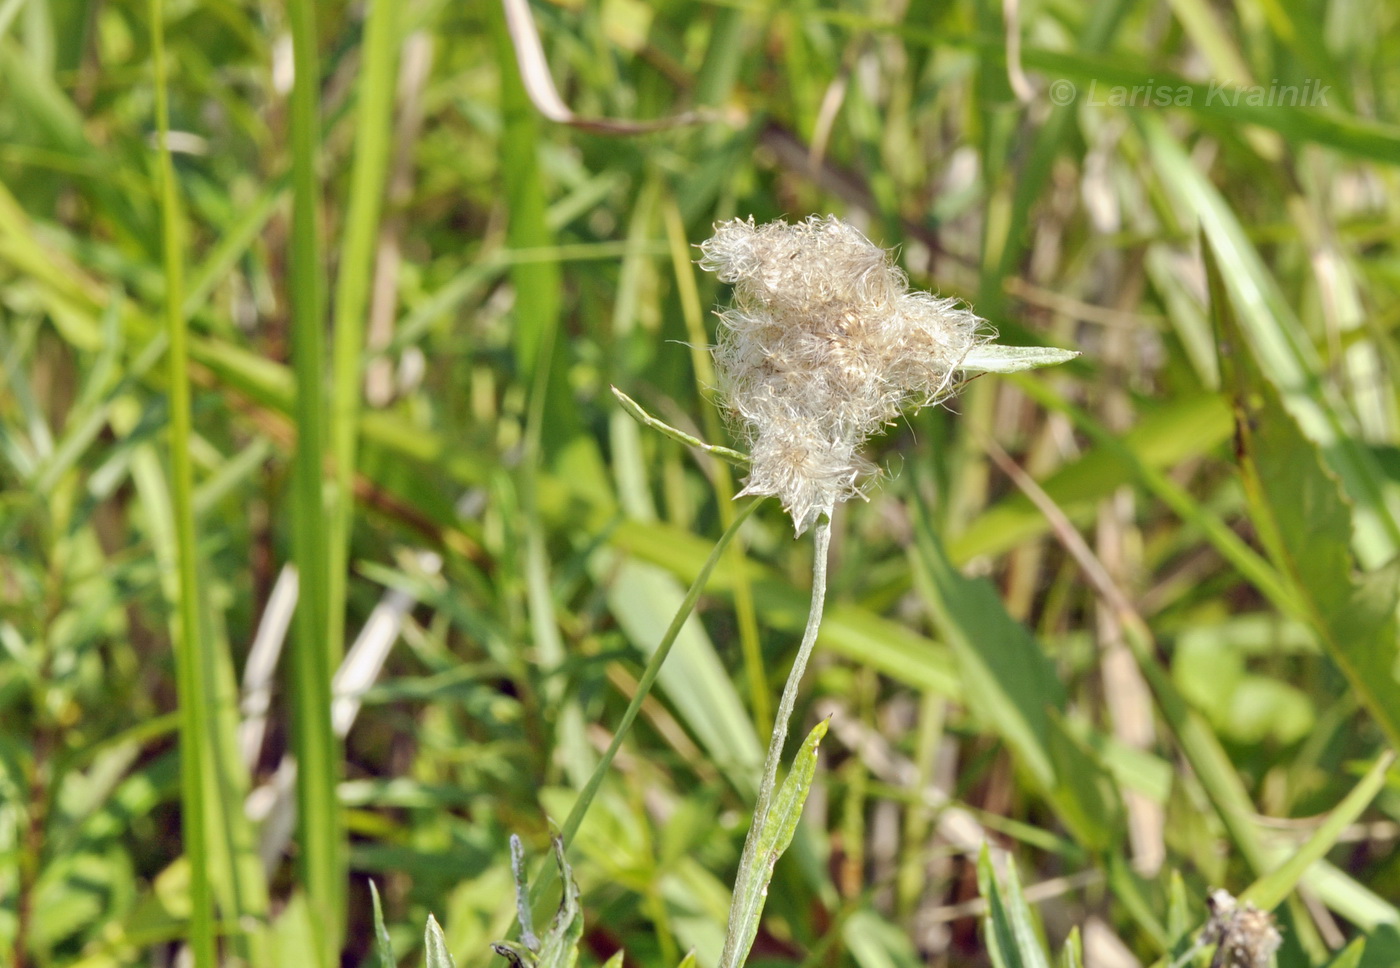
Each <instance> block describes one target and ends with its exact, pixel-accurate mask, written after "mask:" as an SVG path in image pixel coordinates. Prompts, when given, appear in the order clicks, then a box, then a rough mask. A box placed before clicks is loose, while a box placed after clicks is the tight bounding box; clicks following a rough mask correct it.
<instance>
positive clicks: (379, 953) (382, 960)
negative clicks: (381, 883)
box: [369, 881, 399, 968]
mask: <svg viewBox="0 0 1400 968" xmlns="http://www.w3.org/2000/svg"><path fill="white" fill-rule="evenodd" d="M369 897H370V901H371V903H373V905H374V956H375V960H376V961H378V962H379V968H398V963H399V962H398V959H396V958H395V957H394V945H393V942H391V941H390V940H389V929H388V928H386V927H385V926H384V906H383V905H382V904H380V903H379V888H377V887H375V885H374V881H370V882H369Z"/></svg>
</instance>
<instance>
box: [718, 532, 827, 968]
mask: <svg viewBox="0 0 1400 968" xmlns="http://www.w3.org/2000/svg"><path fill="white" fill-rule="evenodd" d="M814 537H815V551H814V553H813V559H812V604H811V607H810V608H809V609H808V611H807V627H806V628H805V629H804V630H803V632H802V644H801V645H800V646H798V648H797V658H796V659H795V660H794V661H793V663H792V670H791V671H790V672H789V673H788V678H787V684H786V685H784V686H783V695H782V698H781V699H780V700H778V715H777V718H776V719H775V720H774V722H773V738H772V739H771V740H769V742H768V757H767V759H765V760H764V762H763V780H762V781H761V782H760V783H759V785H758V801H757V802H756V803H755V805H754V814H753V824H752V826H750V827H749V834H748V836H747V837H746V838H745V839H744V852H743V854H742V855H741V856H740V858H739V873H738V875H737V877H736V879H735V885H734V887H735V893H736V895H737V894H738V893H739V890H740V885H742V884H745V883H746V882H747V881H749V880H750V879H751V878H754V877H762V876H764V875H765V874H766V868H765V865H764V860H765V859H764V858H762V857H759V856H758V841H759V833H760V831H762V829H763V825H764V823H765V822H767V820H768V811H769V808H770V807H771V806H772V802H773V790H774V787H776V786H777V783H778V763H779V762H781V760H782V758H783V746H784V745H785V744H786V742H787V735H788V726H789V724H790V722H791V720H792V710H793V707H794V706H796V705H797V690H798V688H799V687H800V686H801V685H802V676H803V674H804V673H805V672H806V671H807V662H808V660H809V659H811V657H812V649H813V648H814V647H815V646H816V644H817V630H818V629H819V628H821V624H822V607H823V606H824V605H825V603H826V564H827V557H828V552H829V549H830V547H831V518H830V517H829V516H825V515H824V516H823V517H822V518H821V519H820V520H819V521H818V522H817V526H816V534H815V536H814ZM736 910H737V908H736ZM737 922H738V919H737V918H736V917H735V915H734V912H731V914H730V918H729V927H728V929H727V930H726V931H725V935H724V953H723V954H722V955H721V956H720V959H719V968H739V966H740V965H741V964H743V962H744V960H745V959H746V958H747V957H748V953H749V952H748V948H747V945H743V942H742V941H741V936H742V934H743V932H742V931H741V930H740V925H739V924H738V923H737ZM741 945H742V946H743V950H740V948H741Z"/></svg>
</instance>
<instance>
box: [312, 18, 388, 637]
mask: <svg viewBox="0 0 1400 968" xmlns="http://www.w3.org/2000/svg"><path fill="white" fill-rule="evenodd" d="M399 7H400V5H399V4H398V3H395V2H394V0H373V2H371V3H370V4H369V14H368V17H367V18H366V21H365V37H364V43H363V45H362V47H363V50H364V54H363V57H364V73H363V74H362V75H361V76H360V84H359V107H358V110H357V111H356V113H355V161H354V165H353V167H352V168H351V171H350V197H349V200H348V201H347V203H346V215H345V232H344V237H343V239H342V242H341V247H340V256H339V265H338V268H337V270H336V271H337V276H336V289H335V319H334V326H333V332H334V334H335V335H334V344H333V346H332V350H331V353H332V357H331V415H330V416H331V427H330V452H331V466H332V468H334V475H335V487H334V489H333V491H332V495H333V496H332V499H331V508H330V512H329V522H328V524H329V527H328V532H329V533H328V534H327V536H326V538H327V542H328V549H327V558H328V561H327V565H326V569H327V571H326V621H327V633H326V639H327V642H328V643H329V645H330V648H331V649H333V650H335V652H336V653H337V654H339V652H340V651H341V649H342V645H341V643H342V642H343V641H344V638H345V593H346V583H347V580H348V575H349V557H350V547H349V546H350V530H351V523H352V521H353V518H354V510H355V496H354V477H355V459H356V453H355V451H356V443H357V439H356V438H357V432H358V430H359V417H360V397H361V388H362V387H363V383H364V380H363V372H364V370H363V367H362V366H361V362H362V359H363V356H364V346H365V316H366V303H367V298H368V294H369V283H370V278H371V277H372V275H373V273H374V246H375V239H376V237H377V235H378V232H379V215H380V210H381V208H382V200H383V197H384V188H385V185H384V181H385V169H386V168H387V165H388V157H389V140H390V127H391V118H390V113H391V109H392V107H393V102H394V75H395V64H396V61H397V57H396V53H397V51H398V40H399V37H398V33H399V31H398V10H399Z"/></svg>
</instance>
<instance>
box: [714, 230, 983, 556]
mask: <svg viewBox="0 0 1400 968" xmlns="http://www.w3.org/2000/svg"><path fill="white" fill-rule="evenodd" d="M700 249H701V252H702V257H701V259H700V266H701V267H702V268H704V269H708V270H710V271H712V272H714V273H716V274H717V275H718V276H719V278H720V280H721V281H722V282H728V283H732V284H733V285H734V302H733V305H732V306H730V307H729V308H727V309H724V310H723V311H721V312H720V313H719V319H720V327H719V341H718V345H717V346H716V347H715V348H714V356H715V366H716V370H717V374H718V378H719V381H720V391H721V392H722V393H723V395H724V397H725V398H726V400H727V401H728V404H729V407H730V408H731V410H732V411H733V412H734V413H735V414H736V415H737V416H738V417H739V418H740V419H741V421H742V432H743V434H744V436H745V437H746V438H747V442H748V445H749V450H750V456H751V458H752V465H751V470H750V473H749V476H748V479H747V481H746V482H745V484H746V486H745V487H744V490H743V491H742V492H741V493H742V494H759V495H776V496H777V497H778V498H779V499H780V500H781V501H782V503H783V509H784V510H786V511H787V512H788V513H789V514H791V515H792V519H793V524H794V525H795V527H796V528H797V533H798V534H801V533H802V532H804V531H806V530H807V528H808V527H810V526H811V525H812V524H813V523H815V522H816V520H817V518H818V517H819V516H820V515H822V514H828V515H829V514H830V513H831V512H832V510H833V509H834V508H835V506H836V505H837V503H839V502H841V501H845V500H847V499H848V498H850V497H853V496H855V495H857V494H860V493H861V491H862V488H863V486H864V485H865V484H866V483H867V482H868V481H870V480H871V479H872V478H873V476H874V474H875V473H876V468H875V466H874V465H873V464H871V463H870V462H869V461H868V460H866V459H865V458H863V457H862V456H861V455H860V453H859V450H860V447H861V445H862V444H863V443H864V442H865V440H866V438H868V437H869V436H870V435H871V434H873V433H874V432H875V431H877V430H878V429H880V428H881V427H883V426H886V425H888V424H890V423H891V422H893V421H894V419H895V418H896V417H898V416H899V414H900V413H901V412H902V411H904V410H909V409H914V410H917V409H918V408H920V407H925V406H928V405H930V404H933V403H936V402H938V401H939V400H941V399H943V398H944V397H946V396H947V395H948V393H949V387H950V385H951V383H952V379H953V375H954V373H955V372H956V371H957V369H958V367H959V365H960V364H961V363H962V361H963V359H964V358H965V357H966V356H967V354H968V352H969V351H970V350H971V349H972V348H973V347H974V346H976V345H977V344H978V343H981V342H984V341H985V340H986V339H988V338H989V335H988V334H986V333H984V332H983V331H982V324H983V321H982V320H981V319H979V318H978V317H977V316H975V315H973V314H972V313H971V312H970V311H969V310H967V309H966V308H964V307H962V306H961V305H960V304H959V302H958V301H957V300H956V299H941V298H939V297H937V296H934V295H932V294H930V293H926V292H921V291H918V290H910V289H909V280H908V278H907V277H906V276H905V275H904V273H903V272H902V271H900V269H899V268H898V267H897V266H895V265H894V262H893V260H892V259H891V257H890V254H889V253H888V252H886V251H885V250H884V249H882V248H880V247H879V246H877V245H875V244H874V243H872V242H871V241H870V240H869V239H867V238H866V237H865V236H864V235H862V234H861V233H860V232H859V231H858V230H856V229H855V228H854V227H852V226H851V225H849V224H847V223H846V222H843V221H842V220H841V219H839V218H836V217H835V216H834V215H828V216H826V217H825V218H820V217H817V216H813V217H811V218H809V219H807V220H806V221H803V222H799V223H797V224H795V225H789V224H787V223H786V222H784V221H781V220H779V221H776V222H769V223H767V224H765V225H755V224H754V221H753V219H752V218H749V219H732V220H730V221H727V222H720V223H719V224H717V225H716V226H715V234H714V236H713V237H712V238H710V239H709V240H708V241H706V242H705V243H703V244H702V245H701V246H700Z"/></svg>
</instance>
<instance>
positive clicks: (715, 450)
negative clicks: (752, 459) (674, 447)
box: [612, 387, 749, 465]
mask: <svg viewBox="0 0 1400 968" xmlns="http://www.w3.org/2000/svg"><path fill="white" fill-rule="evenodd" d="M612 392H613V396H615V397H617V402H618V403H620V404H622V409H623V410H626V411H627V413H628V414H630V415H631V416H632V418H633V419H635V420H636V421H637V422H639V423H641V424H643V425H645V426H647V427H650V428H651V429H652V430H655V431H658V432H660V433H662V434H665V435H666V436H667V437H670V438H671V439H672V440H676V441H680V442H681V443H682V444H685V445H686V446H688V447H698V448H699V449H700V450H703V451H704V452H705V453H707V454H714V455H715V456H716V457H722V458H724V459H725V460H727V461H729V462H730V463H731V464H739V465H745V464H748V462H749V458H748V455H747V454H741V453H739V452H738V451H737V450H731V449H730V448H728V447H721V446H719V445H718V444H707V443H705V442H704V441H703V440H701V439H700V438H699V437H692V436H691V435H690V434H688V433H686V432H685V431H684V430H677V429H676V428H675V427H672V426H671V425H670V424H668V423H666V422H665V421H664V420H662V419H660V418H659V417H654V416H652V415H651V414H649V413H647V412H646V411H645V410H643V409H642V405H641V404H640V403H638V402H637V401H636V400H633V399H632V398H631V397H629V396H628V395H627V394H625V393H623V392H622V391H621V390H619V389H618V388H617V387H613V388H612Z"/></svg>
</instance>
